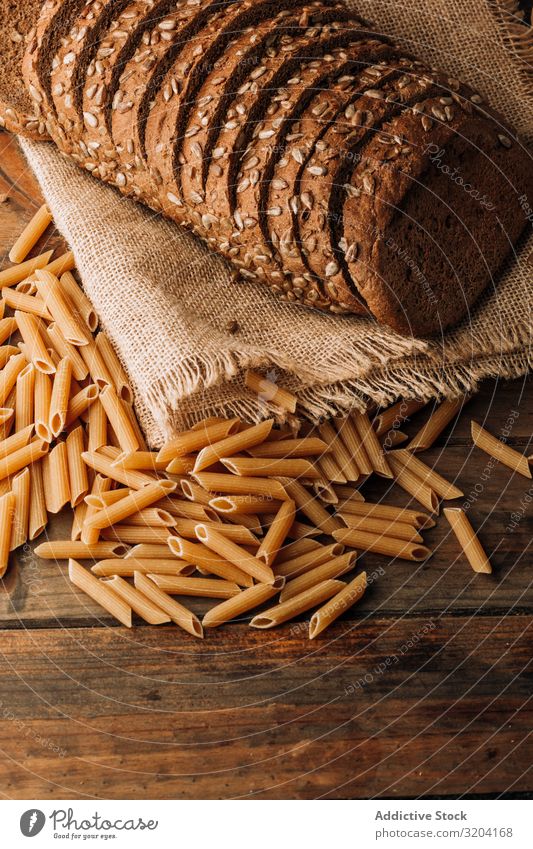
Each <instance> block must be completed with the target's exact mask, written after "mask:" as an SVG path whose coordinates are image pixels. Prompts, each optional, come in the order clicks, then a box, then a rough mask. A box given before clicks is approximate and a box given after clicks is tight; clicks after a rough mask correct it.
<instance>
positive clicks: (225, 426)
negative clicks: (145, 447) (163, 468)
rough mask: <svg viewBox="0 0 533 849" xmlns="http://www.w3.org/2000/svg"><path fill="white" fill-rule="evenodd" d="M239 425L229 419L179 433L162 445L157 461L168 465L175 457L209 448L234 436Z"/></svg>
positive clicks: (237, 422) (235, 420) (237, 420)
mask: <svg viewBox="0 0 533 849" xmlns="http://www.w3.org/2000/svg"><path fill="white" fill-rule="evenodd" d="M239 424H240V422H239V419H229V420H228V421H222V422H216V423H215V424H211V425H207V426H197V428H195V429H194V430H189V431H186V432H185V433H180V434H178V436H175V437H174V438H173V439H170V440H169V441H168V442H166V443H165V444H164V445H163V447H162V448H161V450H160V451H159V453H158V455H157V459H158V460H161V462H167V463H170V461H171V460H173V459H174V458H175V457H184V456H186V455H187V454H192V453H193V452H195V451H199V450H200V449H202V448H206V447H207V446H211V445H213V443H216V442H220V440H222V439H225V438H226V437H227V436H230V435H232V434H235V433H236V432H237V430H238V428H239Z"/></svg>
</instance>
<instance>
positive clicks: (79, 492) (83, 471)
mask: <svg viewBox="0 0 533 849" xmlns="http://www.w3.org/2000/svg"><path fill="white" fill-rule="evenodd" d="M66 446H67V460H68V474H69V489H70V506H71V507H77V506H78V504H79V503H80V502H81V501H83V499H84V498H85V496H86V495H87V493H88V492H89V478H88V477H87V466H86V465H85V463H84V462H83V460H82V457H81V455H82V454H83V451H84V449H85V445H84V434H83V428H82V427H77V428H76V429H75V430H73V431H71V433H69V435H68V436H67V439H66Z"/></svg>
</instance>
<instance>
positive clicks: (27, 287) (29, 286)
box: [4, 277, 37, 295]
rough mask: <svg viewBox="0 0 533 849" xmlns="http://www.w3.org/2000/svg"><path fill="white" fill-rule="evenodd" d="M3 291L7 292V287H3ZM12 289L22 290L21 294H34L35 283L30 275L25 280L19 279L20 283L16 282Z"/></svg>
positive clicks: (35, 290)
mask: <svg viewBox="0 0 533 849" xmlns="http://www.w3.org/2000/svg"><path fill="white" fill-rule="evenodd" d="M4 291H6V292H8V291H9V289H5V290H4ZM13 291H14V292H22V294H23V295H35V294H36V292H37V284H36V282H35V280H32V278H31V277H27V278H26V279H25V280H21V281H20V283H17V285H16V286H15V288H14V290H13Z"/></svg>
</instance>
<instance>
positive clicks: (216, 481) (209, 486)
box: [194, 472, 292, 501]
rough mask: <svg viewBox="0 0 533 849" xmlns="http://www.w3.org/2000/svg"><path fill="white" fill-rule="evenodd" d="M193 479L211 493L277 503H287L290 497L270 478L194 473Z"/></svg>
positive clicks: (277, 482)
mask: <svg viewBox="0 0 533 849" xmlns="http://www.w3.org/2000/svg"><path fill="white" fill-rule="evenodd" d="M194 477H195V479H196V481H197V482H198V483H199V484H200V486H201V487H203V488H204V489H206V490H208V492H211V493H214V492H220V493H229V494H230V495H259V496H263V497H268V498H272V499H275V500H277V501H287V500H288V499H289V498H290V497H292V496H289V495H288V494H287V492H286V491H285V488H284V487H283V485H282V484H281V483H280V482H279V481H276V480H272V479H270V478H255V477H252V478H249V477H239V476H238V475H230V474H221V473H219V472H194ZM211 497H212V496H211Z"/></svg>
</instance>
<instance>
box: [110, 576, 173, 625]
mask: <svg viewBox="0 0 533 849" xmlns="http://www.w3.org/2000/svg"><path fill="white" fill-rule="evenodd" d="M100 583H101V584H104V585H105V586H106V587H108V588H109V589H110V590H111V591H112V592H114V593H116V594H117V596H118V597H119V598H120V599H121V600H122V601H124V602H125V603H126V604H127V605H129V607H131V609H132V610H133V611H134V612H135V613H136V614H137V615H138V616H140V617H141V619H144V621H145V622H148V623H149V624H150V625H162V624H163V623H164V622H170V621H171V619H170V616H169V615H168V613H165V612H164V611H163V610H161V608H159V607H158V606H157V605H156V604H154V603H153V601H150V599H149V598H147V597H146V596H145V595H144V594H143V593H142V592H141V591H140V590H138V589H137V588H136V587H132V585H131V584H128V582H127V581H125V580H124V579H123V578H121V577H120V576H119V575H113V577H112V578H105V579H104V580H102V581H100Z"/></svg>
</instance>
